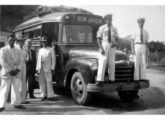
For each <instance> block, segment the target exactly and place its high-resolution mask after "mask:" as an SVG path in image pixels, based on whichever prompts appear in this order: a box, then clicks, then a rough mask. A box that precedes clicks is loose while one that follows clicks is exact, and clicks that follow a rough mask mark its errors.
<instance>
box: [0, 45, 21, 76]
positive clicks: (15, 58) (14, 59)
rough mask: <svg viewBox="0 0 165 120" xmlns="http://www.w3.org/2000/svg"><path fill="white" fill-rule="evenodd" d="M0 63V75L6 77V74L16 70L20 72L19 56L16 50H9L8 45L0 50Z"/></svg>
mask: <svg viewBox="0 0 165 120" xmlns="http://www.w3.org/2000/svg"><path fill="white" fill-rule="evenodd" d="M0 59H1V60H0V61H1V65H2V71H1V75H2V76H3V75H7V73H8V72H9V71H11V70H14V69H16V68H18V69H20V70H21V67H22V64H21V56H20V52H19V50H18V49H17V48H15V47H14V48H10V46H9V45H7V46H5V47H3V48H2V49H1V55H0Z"/></svg>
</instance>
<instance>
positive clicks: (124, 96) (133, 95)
mask: <svg viewBox="0 0 165 120" xmlns="http://www.w3.org/2000/svg"><path fill="white" fill-rule="evenodd" d="M118 94H119V97H120V99H121V100H122V101H123V102H132V101H133V100H135V99H137V98H138V90H132V91H118Z"/></svg>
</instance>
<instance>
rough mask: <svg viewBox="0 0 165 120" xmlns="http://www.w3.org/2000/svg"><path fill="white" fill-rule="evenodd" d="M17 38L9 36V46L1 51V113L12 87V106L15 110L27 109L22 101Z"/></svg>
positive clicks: (20, 66) (20, 65)
mask: <svg viewBox="0 0 165 120" xmlns="http://www.w3.org/2000/svg"><path fill="white" fill-rule="evenodd" d="M14 42H15V36H14V35H9V36H8V44H7V45H6V46H5V47H3V48H2V49H1V54H0V61H1V65H2V70H1V75H0V77H1V78H2V79H1V84H0V112H2V111H3V110H4V109H5V104H6V100H7V97H8V95H9V90H10V87H11V104H12V105H13V106H14V108H17V109H25V108H24V107H23V106H22V105H20V104H21V101H20V92H19V85H20V71H21V68H22V64H21V57H20V52H19V50H18V49H17V48H15V47H14Z"/></svg>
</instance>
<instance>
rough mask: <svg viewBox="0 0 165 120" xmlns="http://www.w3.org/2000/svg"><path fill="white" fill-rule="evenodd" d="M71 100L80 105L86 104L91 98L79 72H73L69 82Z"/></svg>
mask: <svg viewBox="0 0 165 120" xmlns="http://www.w3.org/2000/svg"><path fill="white" fill-rule="evenodd" d="M70 89H71V94H72V97H73V100H74V101H75V102H76V103H77V104H80V105H86V104H88V103H89V102H90V100H91V93H89V92H88V91H87V83H86V82H85V79H84V77H83V75H82V74H81V73H80V72H75V73H74V74H73V76H72V79H71V84H70Z"/></svg>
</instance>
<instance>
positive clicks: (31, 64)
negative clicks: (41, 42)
mask: <svg viewBox="0 0 165 120" xmlns="http://www.w3.org/2000/svg"><path fill="white" fill-rule="evenodd" d="M25 49H26V51H27V53H28V56H29V59H28V60H26V82H27V85H28V92H29V98H35V96H34V84H35V71H36V53H35V51H34V50H32V49H31V40H30V39H27V40H26V41H25Z"/></svg>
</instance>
